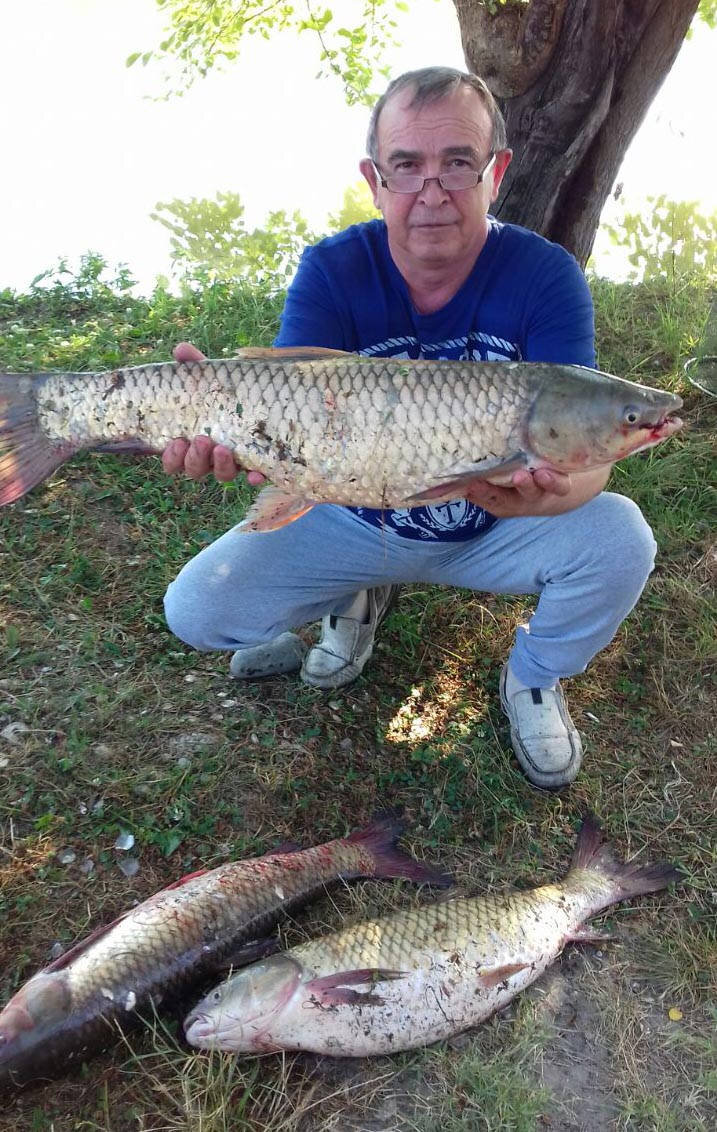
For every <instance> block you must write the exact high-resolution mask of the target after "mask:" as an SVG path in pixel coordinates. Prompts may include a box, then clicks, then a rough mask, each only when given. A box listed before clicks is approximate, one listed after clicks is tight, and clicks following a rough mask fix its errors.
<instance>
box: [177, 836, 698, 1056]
mask: <svg viewBox="0 0 717 1132" xmlns="http://www.w3.org/2000/svg"><path fill="white" fill-rule="evenodd" d="M680 875H681V874H680V873H679V872H678V870H677V869H675V868H674V866H673V865H670V864H666V863H662V864H653V865H651V864H646V865H640V864H637V863H636V862H630V863H628V864H623V863H621V862H619V861H617V860H616V859H615V858H614V857H613V855H612V853H611V852H610V850H609V848H608V847H607V846H606V845H605V844H603V843H602V841H601V838H600V834H599V830H598V826H597V824H596V822H595V821H594V820H593V819H592V818H586V820H585V822H584V823H583V826H582V828H581V831H580V834H579V836H578V843H577V846H576V849H575V853H574V856H573V861H572V865H571V868H570V871H569V872H568V874H567V876H566V877H565V878H564V879H563V880H562V881H560V882H558V883H555V884H547V885H542V886H541V887H539V888H533V889H530V890H527V891H523V892H517V891H516V892H510V893H490V894H488V895H486V896H481V897H476V898H458V899H453V900H450V899H449V900H446V901H445V902H443V903H437V904H433V905H432V906H423V907H418V908H414V909H411V910H408V911H404V912H399V913H397V914H395V915H393V916H388V917H386V918H384V919H380V920H368V921H365V922H363V923H359V924H357V925H355V926H354V927H349V928H347V929H345V930H344V931H339V932H335V933H334V934H332V935H328V936H324V937H323V938H320V939H315V940H311V941H310V942H308V943H303V944H300V945H299V946H297V947H293V948H291V949H290V950H288V951H284V952H280V953H279V954H277V955H275V956H273V957H272V958H269V959H267V960H265V961H263V962H259V963H253V964H251V965H250V966H248V967H245V968H244V969H243V970H242V971H240V972H238V973H237V974H235V975H234V976H233V977H232V978H230V979H229V980H228V981H226V982H225V983H223V984H221V985H219V986H218V987H216V988H215V990H214V991H212V992H211V993H210V994H209V995H207V996H206V997H205V998H204V999H203V1001H202V1002H200V1003H199V1005H198V1006H197V1007H196V1008H195V1009H194V1010H193V1011H192V1012H191V1013H190V1014H189V1016H188V1017H187V1019H186V1021H185V1033H186V1036H187V1040H188V1041H189V1042H190V1043H191V1044H192V1045H194V1046H199V1047H200V1048H202V1049H221V1050H227V1051H237V1052H244V1053H267V1052H273V1051H276V1050H285V1049H286V1050H309V1051H313V1052H315V1053H323V1054H331V1055H332V1056H334V1057H361V1056H366V1055H371V1054H385V1053H392V1052H394V1051H396V1050H404V1049H412V1048H413V1047H415V1046H423V1045H427V1044H428V1043H430V1042H435V1041H437V1040H438V1039H440V1038H447V1037H449V1036H451V1035H452V1034H456V1033H459V1032H461V1031H462V1030H465V1029H467V1028H468V1027H470V1026H475V1025H476V1024H477V1023H478V1022H481V1021H483V1019H485V1018H487V1017H488V1016H489V1015H490V1014H492V1013H493V1012H494V1011H496V1010H499V1009H500V1008H501V1007H503V1006H505V1005H506V1003H508V1002H510V1000H511V999H512V998H514V997H515V995H517V994H518V993H519V992H520V991H521V990H523V989H524V988H525V987H527V986H529V985H530V983H532V982H534V981H535V980H536V979H537V978H538V977H539V976H540V975H541V974H542V973H543V971H545V970H546V968H547V967H549V966H550V964H551V963H553V962H554V961H555V959H557V957H558V955H559V954H560V952H561V951H562V949H563V947H564V946H565V944H566V943H568V942H570V941H580V940H585V941H590V940H591V939H592V940H595V939H601V938H604V937H600V936H597V937H596V936H595V934H594V933H592V932H591V931H590V930H589V929H585V928H584V926H583V925H584V924H585V922H586V921H587V920H589V919H590V917H591V916H594V915H596V914H597V913H598V912H600V911H602V910H603V909H605V908H609V907H610V905H612V904H617V903H618V902H619V901H621V900H629V899H630V898H631V897H634V896H638V895H640V894H642V893H647V892H656V891H658V890H659V889H662V888H665V887H666V886H667V885H668V884H669V883H670V882H671V881H675V880H678V879H679V878H680Z"/></svg>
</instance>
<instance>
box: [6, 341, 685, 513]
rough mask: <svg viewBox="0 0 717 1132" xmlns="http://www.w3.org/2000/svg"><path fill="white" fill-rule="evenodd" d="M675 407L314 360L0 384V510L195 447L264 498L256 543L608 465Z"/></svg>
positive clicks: (504, 366)
mask: <svg viewBox="0 0 717 1132" xmlns="http://www.w3.org/2000/svg"><path fill="white" fill-rule="evenodd" d="M287 355H288V356H287ZM680 404H681V400H680V398H679V397H677V396H676V395H674V394H671V393H667V392H664V391H662V390H655V389H649V388H647V387H644V386H640V385H636V384H634V383H632V382H626V381H623V380H622V379H620V378H616V377H612V376H610V375H607V374H602V373H600V372H598V371H596V370H589V369H584V368H582V367H579V366H564V365H549V364H544V363H529V362H452V361H425V360H418V361H405V360H396V359H392V358H363V357H358V356H355V355H352V354H341V353H338V352H332V351H321V350H305V351H303V352H302V351H294V352H292V351H281V350H276V351H272V350H268V351H264V350H248V351H246V352H245V354H244V356H242V357H239V358H236V359H230V360H226V361H204V362H194V363H167V364H163V365H160V364H158V365H146V366H137V367H133V368H128V369H118V370H115V371H112V372H107V373H99V374H48V375H36V376H33V377H21V376H19V375H0V504H4V503H10V502H12V501H13V500H15V499H17V498H19V497H20V496H21V495H22V494H24V493H25V492H26V491H28V490H29V489H30V488H31V487H32V486H34V484H35V483H38V482H40V481H41V480H42V479H43V478H45V477H46V476H47V475H49V474H50V472H51V471H52V470H53V469H54V468H56V467H57V466H58V465H59V464H60V463H62V462H63V461H64V460H66V459H67V458H68V457H69V456H70V455H71V454H72V453H73V452H75V451H78V450H79V449H81V448H92V447H117V448H122V447H124V448H134V449H140V450H145V451H161V450H162V449H164V447H165V446H166V445H167V444H168V443H169V441H170V440H171V439H173V438H174V437H178V436H183V437H192V436H195V435H200V434H202V433H206V434H207V435H208V436H210V437H211V439H212V440H213V441H215V442H217V443H221V444H224V445H227V446H228V447H230V448H231V449H232V451H233V452H234V455H235V459H236V460H237V462H238V463H239V464H240V465H241V466H243V467H247V468H252V469H255V470H256V471H259V472H262V473H263V474H264V475H265V476H266V477H267V478H268V479H269V480H271V481H272V483H273V484H274V485H275V490H274V492H273V494H269V496H268V497H266V498H265V499H264V501H263V503H262V504H261V505H260V506H259V508H258V509H257V511H256V512H255V513H254V516H252V518H251V519H250V522H249V524H248V526H247V529H256V530H265V529H272V527H274V526H278V525H282V524H283V523H284V522H287V521H290V520H291V519H292V518H295V517H297V516H298V514H302V513H303V512H304V511H306V510H308V508H309V507H311V506H313V505H314V504H315V503H321V502H332V503H341V504H349V505H361V506H367V507H379V508H380V507H410V506H416V505H418V504H420V503H421V502H427V501H429V500H436V501H438V500H446V499H451V498H455V497H456V495H457V494H461V489H462V488H463V486H464V485H465V484H466V483H467V482H469V481H470V480H471V479H477V478H488V477H490V478H491V479H497V480H498V481H499V480H500V478H501V477H503V478H505V477H507V476H509V475H510V474H512V472H513V471H514V470H515V469H516V468H518V467H529V468H534V467H541V466H549V467H552V468H556V469H559V470H564V471H582V470H586V469H589V468H592V467H596V466H599V465H603V464H609V463H612V462H613V461H615V460H618V459H621V458H622V457H623V456H626V455H629V454H630V453H631V452H633V451H638V450H640V449H641V448H644V447H648V446H650V445H652V444H656V443H658V442H659V441H660V440H662V439H663V438H664V437H666V436H669V435H671V434H672V433H673V432H675V431H676V429H677V428H679V427H680V423H681V422H679V420H677V419H676V418H674V417H672V416H671V415H670V414H672V413H674V412H675V411H676V409H677V408H679V406H680Z"/></svg>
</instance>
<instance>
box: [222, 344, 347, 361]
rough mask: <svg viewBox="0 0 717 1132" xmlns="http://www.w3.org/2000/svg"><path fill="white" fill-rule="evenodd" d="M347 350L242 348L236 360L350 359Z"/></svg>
mask: <svg viewBox="0 0 717 1132" xmlns="http://www.w3.org/2000/svg"><path fill="white" fill-rule="evenodd" d="M354 356H355V355H354V354H350V353H349V352H348V351H347V350H329V349H327V348H326V347H325V346H242V348H241V349H240V350H237V357H238V358H265V359H266V361H271V360H272V359H273V360H274V361H277V362H280V361H297V362H302V361H303V362H309V361H312V359H321V358H352V357H354Z"/></svg>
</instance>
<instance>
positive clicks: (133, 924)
mask: <svg viewBox="0 0 717 1132" xmlns="http://www.w3.org/2000/svg"><path fill="white" fill-rule="evenodd" d="M400 831H401V824H400V823H399V822H397V821H396V819H393V818H387V819H382V820H379V821H377V822H375V823H373V825H371V826H369V827H367V829H365V830H362V831H359V832H357V833H355V834H351V835H350V836H349V837H347V838H342V839H339V840H336V841H330V842H327V843H325V844H324V845H319V846H316V847H314V848H312V849H306V850H302V851H296V852H291V853H274V854H269V855H267V856H264V857H257V858H252V859H248V860H244V861H236V862H232V863H230V864H226V865H221V866H220V867H219V868H216V869H212V870H210V871H204V872H199V873H196V874H192V875H190V876H189V877H186V878H184V879H183V880H181V881H179V882H177V883H176V884H175V885H171V886H170V887H169V888H166V889H163V890H162V891H161V892H158V893H156V894H155V895H154V896H152V897H150V898H149V899H148V900H145V901H144V902H143V903H142V904H139V905H138V906H137V907H135V908H133V909H131V910H130V911H128V912H127V913H126V914H125V915H123V916H121V917H120V918H119V919H118V920H116V921H115V922H114V923H112V924H109V925H108V926H107V927H102V928H100V929H98V930H97V931H96V932H94V933H93V934H92V935H90V936H89V937H88V938H87V939H85V940H83V941H82V942H81V943H79V944H77V945H76V946H75V947H73V948H71V949H70V950H69V951H68V952H66V953H65V955H63V956H61V957H60V958H59V959H58V960H56V961H55V962H54V963H52V964H50V966H48V967H46V968H45V969H44V970H42V971H40V972H38V974H36V975H34V976H33V977H32V978H31V979H30V980H29V981H28V982H27V983H25V984H24V985H23V986H22V987H21V988H20V990H19V991H18V992H17V993H16V994H15V995H14V997H13V998H12V999H11V1000H10V1002H9V1003H8V1004H7V1005H6V1006H5V1008H4V1009H3V1010H2V1011H1V1012H0V1084H3V1083H6V1084H7V1083H9V1082H12V1081H15V1080H21V1081H22V1080H25V1079H28V1078H35V1077H39V1076H41V1075H42V1074H43V1073H44V1072H46V1071H52V1070H53V1069H57V1068H58V1067H59V1068H63V1067H64V1066H66V1065H67V1064H68V1063H70V1062H71V1061H72V1059H73V1058H74V1059H75V1060H76V1061H80V1060H82V1058H84V1057H85V1056H87V1055H88V1054H89V1053H91V1052H92V1051H93V1050H96V1049H98V1048H102V1046H103V1045H105V1044H107V1042H108V1041H110V1040H111V1038H112V1036H113V1034H114V1035H116V1034H117V1032H118V1029H119V1028H122V1029H124V1028H127V1027H128V1026H130V1025H131V1024H132V1022H133V1020H135V1019H136V1018H137V1016H138V1012H140V1011H142V1010H143V1008H146V1007H147V1006H148V1005H149V1004H154V1006H156V1005H157V1003H158V1001H159V1000H160V999H161V998H162V997H163V996H165V995H168V994H170V995H173V996H176V995H177V994H178V993H179V992H182V991H186V989H187V988H188V987H190V986H191V985H192V984H193V983H195V982H196V981H197V980H199V979H201V978H206V977H207V976H209V975H211V974H212V973H213V972H215V973H216V971H217V970H218V969H221V968H225V969H226V967H227V966H229V965H231V964H234V965H238V964H239V963H240V962H242V961H243V962H246V961H247V958H246V955H243V954H242V947H243V945H247V944H249V945H250V946H249V948H248V951H249V953H250V954H251V951H252V950H254V955H255V954H256V953H257V950H256V948H257V941H259V940H260V939H261V937H264V936H266V933H267V932H268V931H269V930H270V929H271V927H272V926H273V925H274V924H275V923H276V922H277V921H278V920H279V919H280V918H281V917H282V916H283V915H284V914H285V913H287V912H288V911H289V910H291V909H292V908H296V907H297V906H298V905H300V904H302V903H305V902H306V901H307V900H309V899H311V897H312V896H315V895H317V894H318V893H319V892H321V891H323V890H324V888H325V886H326V885H327V884H330V883H332V882H334V881H336V880H338V879H340V878H351V877H357V876H376V877H388V876H392V877H396V876H402V877H406V878H408V879H411V880H414V881H416V882H418V883H423V882H427V883H437V884H445V883H447V879H448V878H447V877H446V875H445V874H443V873H439V872H437V871H436V870H435V869H432V868H431V867H430V866H428V865H424V864H422V863H420V862H418V861H415V860H414V859H413V858H412V857H410V856H408V855H406V854H404V853H402V852H401V851H400V850H398V849H397V848H396V846H395V841H396V838H397V837H398V835H399V834H400ZM250 941H254V943H253V944H251V943H250ZM260 951H261V947H259V952H260ZM253 957H254V956H253Z"/></svg>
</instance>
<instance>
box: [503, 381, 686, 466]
mask: <svg viewBox="0 0 717 1132" xmlns="http://www.w3.org/2000/svg"><path fill="white" fill-rule="evenodd" d="M681 405H682V398H681V397H679V396H678V395H677V394H675V393H668V392H666V391H665V390H663V389H651V388H649V387H648V386H643V385H638V384H636V383H635V382H632V381H624V380H623V379H622V378H619V377H613V376H612V375H611V374H604V373H601V372H600V371H598V370H588V369H582V368H581V367H579V366H564V367H561V368H560V370H559V371H558V372H557V373H556V375H555V376H554V377H553V378H550V379H547V380H546V381H545V382H544V384H543V387H542V388H541V390H540V392H539V393H538V395H537V396H536V398H535V401H534V403H533V406H532V408H531V412H530V415H529V418H528V421H527V425H526V431H525V445H526V448H527V449H528V450H529V451H530V452H531V453H533V454H534V456H536V457H538V458H540V459H541V460H542V461H543V462H544V465H547V466H550V467H552V468H554V469H555V470H558V471H564V472H580V471H587V470H589V469H591V468H597V467H603V466H606V465H610V464H614V463H615V462H616V461H618V460H622V459H624V458H625V457H626V456H630V455H633V454H634V453H636V452H641V451H643V450H644V449H646V448H651V447H653V446H654V445H655V444H659V443H661V441H663V440H665V439H667V438H668V437H670V436H673V435H674V434H675V433H676V432H677V431H678V430H679V429H680V428H681V427H682V421H681V420H680V418H679V417H676V416H674V414H675V413H676V412H677V410H678V409H679V408H680V407H681Z"/></svg>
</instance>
